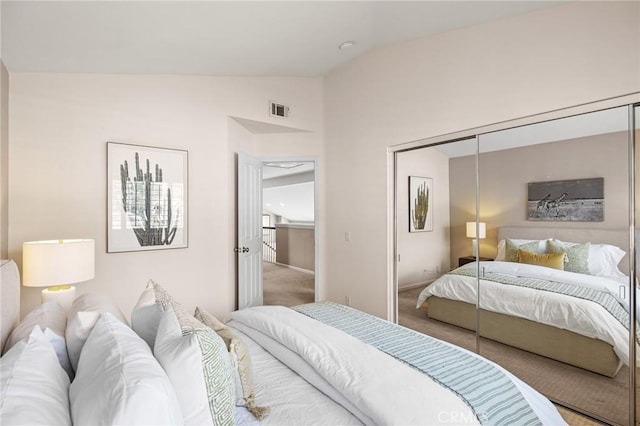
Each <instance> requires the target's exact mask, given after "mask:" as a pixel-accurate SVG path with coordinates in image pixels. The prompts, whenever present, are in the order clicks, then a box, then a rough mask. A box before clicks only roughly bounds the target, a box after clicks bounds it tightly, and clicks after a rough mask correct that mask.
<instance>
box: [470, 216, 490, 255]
mask: <svg viewBox="0 0 640 426" xmlns="http://www.w3.org/2000/svg"><path fill="white" fill-rule="evenodd" d="M476 230H477V231H478V234H477V235H476ZM486 237H487V224H486V223H484V222H478V226H477V228H476V222H467V238H473V257H478V242H477V240H478V239H482V238H486Z"/></svg>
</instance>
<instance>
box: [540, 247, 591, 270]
mask: <svg viewBox="0 0 640 426" xmlns="http://www.w3.org/2000/svg"><path fill="white" fill-rule="evenodd" d="M590 245H591V244H590V243H584V244H576V245H570V244H566V243H563V242H562V241H557V240H547V252H548V253H566V254H567V257H566V258H565V265H564V270H565V271H569V272H577V273H579V274H589V246H590Z"/></svg>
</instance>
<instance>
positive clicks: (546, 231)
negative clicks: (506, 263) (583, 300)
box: [498, 226, 629, 274]
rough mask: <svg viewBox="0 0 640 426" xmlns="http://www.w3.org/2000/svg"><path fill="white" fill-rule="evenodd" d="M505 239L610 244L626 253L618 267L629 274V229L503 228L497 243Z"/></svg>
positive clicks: (499, 232) (500, 230) (499, 231)
mask: <svg viewBox="0 0 640 426" xmlns="http://www.w3.org/2000/svg"><path fill="white" fill-rule="evenodd" d="M505 238H520V239H526V240H542V239H546V238H555V239H557V240H561V241H569V242H575V243H586V242H590V243H597V244H611V245H614V246H617V247H620V248H621V249H622V250H624V251H625V252H627V255H626V256H625V257H624V258H623V259H622V260H621V261H620V264H619V265H618V266H619V268H620V270H621V271H623V272H624V273H625V274H628V272H629V229H624V228H622V229H598V228H550V227H524V226H503V227H502V228H499V229H498V241H500V240H503V239H505Z"/></svg>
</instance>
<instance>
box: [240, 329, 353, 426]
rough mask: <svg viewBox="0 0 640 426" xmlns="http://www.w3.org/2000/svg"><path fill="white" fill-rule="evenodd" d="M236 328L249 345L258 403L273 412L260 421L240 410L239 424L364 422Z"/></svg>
mask: <svg viewBox="0 0 640 426" xmlns="http://www.w3.org/2000/svg"><path fill="white" fill-rule="evenodd" d="M229 325H232V324H229ZM234 331H235V332H236V333H237V334H238V335H239V337H240V338H241V339H242V340H243V341H244V342H245V343H246V344H247V346H248V348H249V354H250V356H251V363H252V368H253V378H254V390H255V399H256V402H257V405H260V406H266V407H270V408H271V413H270V414H269V416H267V418H266V419H264V420H263V421H262V422H257V421H256V420H255V418H254V417H253V416H252V415H251V414H248V413H244V415H240V413H237V415H236V422H237V423H238V424H242V425H254V424H261V425H277V426H282V425H309V426H321V425H326V426H329V425H345V426H347V425H362V423H361V422H360V421H359V420H358V419H357V418H356V417H354V416H353V415H352V414H351V413H349V411H347V410H346V409H344V408H343V407H342V406H341V405H339V404H337V403H336V402H334V401H333V400H331V399H330V398H329V397H328V396H326V395H325V394H323V393H322V392H320V391H319V390H318V389H316V388H315V387H313V386H312V385H310V384H309V383H308V382H307V381H305V380H304V379H303V378H302V377H300V376H299V375H298V374H296V373H295V372H294V371H292V370H291V369H290V368H288V367H287V366H286V365H284V364H283V363H282V362H280V361H278V360H277V359H276V358H274V357H273V356H272V355H271V354H269V353H268V352H267V351H266V350H264V349H263V348H262V347H261V346H260V345H258V344H257V343H256V342H254V341H253V340H252V339H251V338H250V337H248V336H247V335H245V334H243V333H242V332H241V331H239V329H238V328H234Z"/></svg>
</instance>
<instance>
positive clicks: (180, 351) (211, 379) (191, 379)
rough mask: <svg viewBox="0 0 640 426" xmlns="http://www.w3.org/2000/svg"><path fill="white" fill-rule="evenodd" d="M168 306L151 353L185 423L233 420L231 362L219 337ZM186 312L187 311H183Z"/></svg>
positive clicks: (210, 422)
mask: <svg viewBox="0 0 640 426" xmlns="http://www.w3.org/2000/svg"><path fill="white" fill-rule="evenodd" d="M177 315H180V316H181V318H183V317H185V313H184V312H179V313H176V312H174V309H173V307H171V306H168V307H167V310H166V311H164V312H163V313H162V318H161V320H160V325H159V328H158V335H157V337H156V342H155V347H154V354H155V356H156V358H157V359H158V361H160V364H161V365H162V367H163V368H164V370H165V371H166V372H167V375H168V376H169V379H170V380H171V383H173V387H174V389H175V391H176V394H177V395H178V399H179V401H180V406H181V407H182V413H183V415H184V424H185V425H229V424H233V416H234V408H235V405H234V400H235V398H234V397H235V387H234V384H233V378H232V369H231V362H230V360H229V355H228V353H227V349H226V347H225V344H224V342H223V341H222V339H221V338H220V337H219V336H218V335H217V334H216V333H215V332H214V331H213V330H211V329H209V328H208V327H206V326H204V325H203V324H201V323H199V322H198V321H196V320H195V318H193V317H191V318H189V319H188V320H187V321H190V322H191V323H192V324H194V323H196V324H197V323H199V324H200V326H201V327H200V326H198V329H196V328H194V327H191V328H190V330H189V326H188V324H185V322H184V321H178V316H177ZM187 315H188V314H187Z"/></svg>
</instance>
